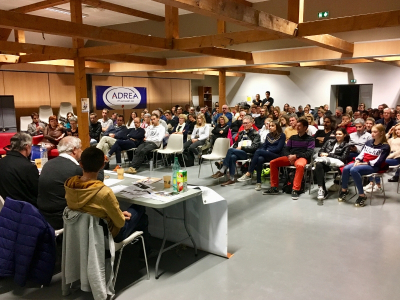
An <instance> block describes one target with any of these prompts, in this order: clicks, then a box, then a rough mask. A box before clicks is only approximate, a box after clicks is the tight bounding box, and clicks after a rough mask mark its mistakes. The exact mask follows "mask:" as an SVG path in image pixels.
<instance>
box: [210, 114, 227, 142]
mask: <svg viewBox="0 0 400 300" xmlns="http://www.w3.org/2000/svg"><path fill="white" fill-rule="evenodd" d="M211 132H212V134H213V135H212V136H211V137H210V143H211V147H212V146H214V143H215V140H216V139H218V138H227V137H228V133H229V125H228V118H227V117H225V116H220V117H219V119H218V124H217V125H216V126H215V127H214V129H213V130H212V131H211Z"/></svg>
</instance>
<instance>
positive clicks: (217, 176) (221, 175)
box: [211, 171, 225, 179]
mask: <svg viewBox="0 0 400 300" xmlns="http://www.w3.org/2000/svg"><path fill="white" fill-rule="evenodd" d="M224 176H225V174H224V173H222V172H221V171H218V172H217V173H215V174H214V175H211V177H212V178H214V179H217V178H220V177H224Z"/></svg>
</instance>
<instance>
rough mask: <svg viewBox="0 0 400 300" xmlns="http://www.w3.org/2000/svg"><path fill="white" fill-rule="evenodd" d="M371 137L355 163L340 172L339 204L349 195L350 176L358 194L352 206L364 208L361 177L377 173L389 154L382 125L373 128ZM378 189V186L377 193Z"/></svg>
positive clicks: (365, 198)
mask: <svg viewBox="0 0 400 300" xmlns="http://www.w3.org/2000/svg"><path fill="white" fill-rule="evenodd" d="M371 135H372V140H368V141H367V142H366V143H365V145H364V147H363V149H362V150H361V152H360V154H359V155H358V156H357V157H356V158H355V163H354V164H349V165H347V166H345V167H344V169H343V171H342V190H341V192H340V194H339V198H338V201H339V202H343V201H346V197H347V195H348V194H349V191H348V185H349V179H350V175H351V177H353V180H354V183H355V185H356V186H357V190H358V194H359V196H358V199H357V200H356V203H355V204H354V205H355V206H357V207H362V206H365V201H366V200H367V197H366V196H365V193H364V187H363V185H362V176H363V175H369V174H372V173H377V172H378V171H379V170H381V169H383V167H384V166H385V165H386V163H385V161H386V158H387V157H388V155H389V153H390V146H389V144H388V143H387V141H386V132H385V127H384V126H383V125H382V124H377V125H375V126H373V127H372V131H371ZM379 188H380V187H379V185H378V188H377V191H378V189H379Z"/></svg>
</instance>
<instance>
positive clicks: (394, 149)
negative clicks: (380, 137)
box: [386, 124, 400, 182]
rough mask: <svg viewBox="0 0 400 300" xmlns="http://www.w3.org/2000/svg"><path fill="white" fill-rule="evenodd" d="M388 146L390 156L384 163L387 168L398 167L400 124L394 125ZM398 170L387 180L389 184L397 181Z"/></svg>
mask: <svg viewBox="0 0 400 300" xmlns="http://www.w3.org/2000/svg"><path fill="white" fill-rule="evenodd" d="M388 144H389V146H390V154H389V156H388V157H387V159H386V163H387V164H388V165H389V166H396V165H400V124H396V125H395V126H394V127H393V136H392V138H390V139H389V140H388ZM399 173H400V169H398V170H397V171H396V174H395V175H394V176H393V177H392V178H390V179H389V182H398V181H399Z"/></svg>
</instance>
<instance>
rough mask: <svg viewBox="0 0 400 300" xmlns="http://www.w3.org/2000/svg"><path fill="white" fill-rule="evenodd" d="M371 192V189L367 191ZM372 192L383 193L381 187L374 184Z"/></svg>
mask: <svg viewBox="0 0 400 300" xmlns="http://www.w3.org/2000/svg"><path fill="white" fill-rule="evenodd" d="M371 192H372V189H371V190H370V191H369V193H371ZM374 193H377V194H381V193H383V189H382V187H378V186H377V185H376V184H375V186H374Z"/></svg>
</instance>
